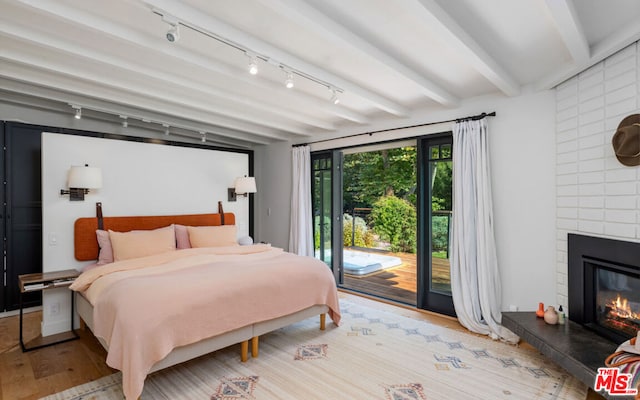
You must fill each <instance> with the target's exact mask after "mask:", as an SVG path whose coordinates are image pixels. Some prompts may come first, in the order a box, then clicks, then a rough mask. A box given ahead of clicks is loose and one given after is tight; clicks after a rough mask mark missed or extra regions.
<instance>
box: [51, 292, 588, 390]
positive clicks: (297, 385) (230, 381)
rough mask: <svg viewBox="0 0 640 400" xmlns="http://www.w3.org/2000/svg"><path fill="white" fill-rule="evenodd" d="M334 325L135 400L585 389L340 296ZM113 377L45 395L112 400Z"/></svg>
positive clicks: (461, 336)
mask: <svg viewBox="0 0 640 400" xmlns="http://www.w3.org/2000/svg"><path fill="white" fill-rule="evenodd" d="M341 305H342V313H343V324H342V326H340V327H335V326H334V325H333V324H331V323H329V324H327V330H326V331H324V332H321V331H320V330H319V329H318V324H319V323H318V318H311V319H308V320H305V321H302V322H300V323H297V324H294V325H291V326H289V327H286V328H283V329H280V330H278V331H275V332H272V333H270V334H267V335H264V336H262V337H261V338H260V356H259V357H258V358H255V359H251V358H250V359H249V361H248V362H246V363H241V362H240V360H239V346H232V347H231V348H228V349H224V350H221V351H218V352H215V353H213V354H211V355H208V356H204V357H201V358H199V359H197V360H193V361H190V362H187V363H185V364H181V365H179V366H176V367H172V368H169V369H166V370H163V371H160V372H157V373H155V374H153V375H151V376H150V377H148V378H147V380H146V382H145V387H144V393H143V394H142V399H143V400H152V399H153V400H160V399H167V400H168V399H171V400H176V399H178V400H187V399H188V400H195V399H203V400H205V399H207V400H283V399H291V400H299V399H380V400H384V399H386V400H425V399H429V400H442V399H456V400H463V399H474V400H477V399H487V400H495V399H510V400H516V399H522V400H525V399H526V400H574V399H575V400H584V399H585V397H586V392H587V388H586V387H585V386H584V385H583V384H581V383H580V382H578V381H577V380H576V379H574V378H573V377H571V376H569V375H568V374H567V373H566V372H565V371H564V370H562V369H561V368H560V367H558V366H557V365H555V364H554V363H553V362H551V361H550V360H548V359H547V358H545V357H544V356H542V355H540V354H538V353H537V352H535V351H531V350H527V349H523V348H518V347H515V346H512V345H508V344H504V343H500V342H494V341H491V340H490V339H486V338H483V337H477V336H474V335H470V334H466V333H464V332H458V331H454V330H451V329H447V328H443V327H440V326H436V325H432V324H429V323H426V322H424V321H417V320H414V319H411V318H407V317H403V316H399V315H396V314H392V313H387V312H384V311H379V310H374V309H371V308H368V307H365V306H362V305H356V304H353V303H350V302H348V301H345V300H342V301H341ZM122 398H123V395H122V391H121V387H120V375H119V374H114V375H111V376H108V377H105V378H102V379H99V380H97V381H94V382H90V383H88V384H85V385H81V386H77V387H75V388H72V389H69V390H66V391H64V392H61V393H57V394H55V395H51V396H48V397H45V398H44V399H46V400H89V399H91V400H94V399H95V400H98V399H99V400H112V399H118V400H120V399H122Z"/></svg>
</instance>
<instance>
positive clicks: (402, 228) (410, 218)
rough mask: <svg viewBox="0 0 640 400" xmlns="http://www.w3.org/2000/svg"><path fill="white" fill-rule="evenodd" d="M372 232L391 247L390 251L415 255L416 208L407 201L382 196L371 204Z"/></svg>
mask: <svg viewBox="0 0 640 400" xmlns="http://www.w3.org/2000/svg"><path fill="white" fill-rule="evenodd" d="M371 217H372V219H373V223H374V228H373V229H374V231H375V232H376V233H378V234H379V235H380V237H381V238H383V239H384V240H387V241H388V242H389V244H390V245H391V251H402V252H406V253H415V251H416V229H417V228H416V224H417V216H416V208H415V207H414V206H413V204H411V203H409V202H408V201H407V200H404V199H400V198H398V197H395V196H383V197H381V198H380V199H378V201H376V202H375V203H374V204H373V210H372V212H371Z"/></svg>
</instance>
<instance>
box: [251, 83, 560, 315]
mask: <svg viewBox="0 0 640 400" xmlns="http://www.w3.org/2000/svg"><path fill="white" fill-rule="evenodd" d="M490 111H496V113H497V116H496V117H490V118H489V136H490V149H491V150H490V155H491V164H492V182H493V192H494V197H493V199H494V215H495V234H496V241H497V250H498V263H499V268H500V271H501V276H502V290H503V296H502V301H503V309H505V310H507V309H509V306H510V305H514V306H517V307H519V309H520V310H534V309H535V308H536V307H537V304H538V302H540V301H543V302H545V303H551V304H553V303H555V301H556V295H555V294H556V286H555V282H556V279H555V278H556V273H555V268H556V267H555V265H556V264H555V133H554V132H555V121H554V118H555V98H554V92H553V91H542V92H533V91H532V90H528V89H527V88H525V90H524V93H523V94H522V95H521V96H518V97H515V98H504V97H502V96H486V97H482V98H476V99H473V100H470V101H467V102H465V103H464V104H463V105H462V106H461V107H460V108H458V109H455V110H449V111H446V112H429V111H425V112H424V113H423V114H422V115H419V116H417V117H415V118H413V119H411V120H398V119H394V120H389V121H387V122H385V123H383V124H381V125H378V126H376V127H361V128H360V130H359V132H367V131H374V130H378V129H388V128H391V127H393V126H395V127H399V126H411V125H415V124H419V123H427V122H435V121H443V120H448V119H452V118H457V117H464V116H467V115H475V114H478V113H480V112H490ZM451 126H452V125H451V124H438V125H435V126H434V125H431V126H428V127H424V128H412V129H408V130H406V131H404V132H393V133H389V132H387V133H382V134H374V135H372V136H369V135H364V136H359V137H358V138H357V139H349V144H350V145H352V144H356V143H357V144H365V143H371V142H375V141H382V140H387V139H388V138H390V137H391V135H393V137H394V138H400V137H407V136H416V135H421V134H429V133H434V132H442V131H446V130H450V129H451ZM354 133H358V131H355V130H351V131H349V132H346V131H345V132H339V134H354ZM343 145H345V142H344V141H336V142H335V143H327V142H325V143H323V144H319V145H314V146H313V149H314V150H317V149H320V148H331V147H332V146H333V147H338V146H343ZM256 158H257V159H258V158H259V159H260V160H261V167H260V168H258V169H257V170H256V171H260V172H264V175H262V176H261V177H260V182H261V184H262V185H263V186H266V187H268V188H270V189H271V188H278V190H273V191H271V190H270V191H269V200H268V202H266V203H262V201H263V200H264V199H263V198H262V195H263V194H264V191H263V192H262V193H260V198H261V200H260V201H261V206H260V208H259V209H258V212H257V218H258V219H259V221H260V237H261V240H267V241H271V242H273V243H276V242H277V243H288V229H284V225H283V224H287V225H286V227H287V228H288V217H287V218H285V219H280V218H273V217H271V218H269V217H268V216H266V215H265V212H266V208H267V207H268V205H277V207H278V210H279V212H281V213H282V214H284V215H285V216H288V213H289V212H290V197H291V186H290V184H285V183H284V182H283V180H284V179H285V178H284V176H286V177H287V178H286V179H289V180H290V173H289V172H287V171H288V170H290V169H291V167H290V165H291V147H290V146H289V145H288V144H280V143H279V144H275V145H271V146H265V147H263V148H260V149H256ZM267 171H268V172H267ZM257 174H258V172H256V175H257ZM272 212H273V210H272ZM272 215H273V214H272Z"/></svg>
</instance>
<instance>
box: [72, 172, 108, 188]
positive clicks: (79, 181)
mask: <svg viewBox="0 0 640 400" xmlns="http://www.w3.org/2000/svg"><path fill="white" fill-rule="evenodd" d="M69 187H70V188H81V189H100V188H101V187H102V170H101V169H100V168H97V167H82V166H72V167H71V168H70V169H69Z"/></svg>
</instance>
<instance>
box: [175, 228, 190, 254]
mask: <svg viewBox="0 0 640 400" xmlns="http://www.w3.org/2000/svg"><path fill="white" fill-rule="evenodd" d="M174 227H175V229H176V248H177V249H178V250H182V249H190V248H191V242H190V241H189V231H188V230H187V227H186V226H184V225H178V224H176V225H174Z"/></svg>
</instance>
